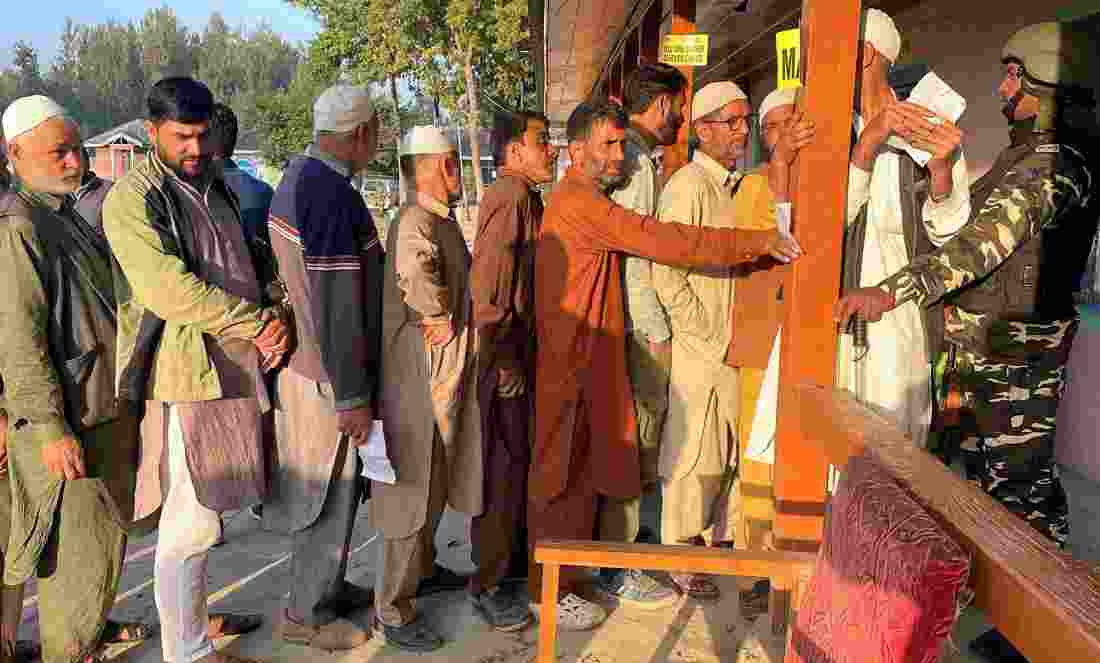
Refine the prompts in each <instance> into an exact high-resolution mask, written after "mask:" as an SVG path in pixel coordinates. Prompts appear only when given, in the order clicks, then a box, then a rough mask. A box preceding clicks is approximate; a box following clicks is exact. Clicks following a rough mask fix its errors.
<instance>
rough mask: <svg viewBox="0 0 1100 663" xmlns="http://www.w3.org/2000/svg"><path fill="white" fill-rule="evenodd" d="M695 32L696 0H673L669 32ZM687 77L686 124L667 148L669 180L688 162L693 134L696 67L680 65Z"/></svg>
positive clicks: (664, 172)
mask: <svg viewBox="0 0 1100 663" xmlns="http://www.w3.org/2000/svg"><path fill="white" fill-rule="evenodd" d="M692 32H695V0H672V26H671V27H670V30H669V34H674V35H682V34H690V33H692ZM679 69H680V71H681V72H683V74H684V76H685V77H686V78H687V92H688V93H687V98H686V100H685V101H684V124H683V125H682V126H681V127H680V134H679V136H677V137H676V144H675V145H670V146H669V147H667V148H665V153H664V161H663V164H664V165H663V166H662V172H661V177H662V178H663V179H664V180H665V181H668V178H669V177H671V176H672V174H673V173H675V172H676V171H677V170H679V169H680V166H683V165H685V164H687V162H688V139H689V137H690V136H691V119H692V118H691V99H692V96H693V95H694V92H695V72H694V67H680V68H679Z"/></svg>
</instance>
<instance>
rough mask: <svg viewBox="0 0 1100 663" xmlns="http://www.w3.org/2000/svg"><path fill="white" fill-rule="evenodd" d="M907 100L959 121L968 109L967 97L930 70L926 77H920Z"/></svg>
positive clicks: (953, 120) (941, 115)
mask: <svg viewBox="0 0 1100 663" xmlns="http://www.w3.org/2000/svg"><path fill="white" fill-rule="evenodd" d="M906 101H910V102H912V103H914V104H916V105H918V106H923V107H925V108H927V109H928V110H930V111H932V112H933V113H935V114H936V115H939V116H940V117H945V118H947V119H949V120H951V121H952V122H958V121H959V118H960V117H962V114H963V111H965V110H966V99H964V98H963V97H962V95H960V94H959V93H958V92H955V90H953V89H951V86H950V85H948V84H947V83H945V82H944V80H943V79H942V78H940V77H939V76H937V75H936V72H934V71H930V72H928V73H927V74H925V75H924V78H922V79H920V82H918V83H917V85H916V87H914V88H913V91H912V92H910V93H909V98H908V99H906Z"/></svg>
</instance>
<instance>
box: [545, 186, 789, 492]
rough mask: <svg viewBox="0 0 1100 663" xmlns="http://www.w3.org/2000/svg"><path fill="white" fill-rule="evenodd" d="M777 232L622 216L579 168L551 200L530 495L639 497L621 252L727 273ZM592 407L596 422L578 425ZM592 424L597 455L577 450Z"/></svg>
mask: <svg viewBox="0 0 1100 663" xmlns="http://www.w3.org/2000/svg"><path fill="white" fill-rule="evenodd" d="M771 236H772V235H771V233H767V232H759V231H751V230H732V229H715V228H692V227H690V226H684V225H680V224H675V223H661V222H660V221H658V220H657V219H655V218H653V217H648V216H640V215H638V214H635V213H633V212H630V211H628V210H626V209H623V208H622V207H619V206H617V205H615V204H614V203H612V202H611V200H610V199H609V198H607V196H606V195H604V194H603V192H601V191H600V190H599V189H598V188H597V187H596V185H595V183H594V182H592V181H591V180H589V179H587V178H585V177H584V176H583V175H582V174H580V173H579V172H578V171H577V169H576V168H575V167H574V168H571V169H570V171H569V173H568V174H567V175H566V176H565V178H564V179H563V180H562V181H561V182H559V183H558V185H557V187H556V188H555V189H554V192H553V194H551V196H550V201H549V204H548V206H547V210H546V214H545V216H544V221H543V227H542V233H541V235H540V238H539V245H538V252H537V254H536V258H535V268H536V274H537V275H538V276H537V280H536V281H535V317H536V327H537V329H538V348H539V350H538V357H537V370H536V381H535V393H536V397H535V401H536V424H535V447H534V453H533V459H532V464H531V475H530V494H531V499H532V501H533V502H535V503H537V504H545V503H546V502H549V501H550V500H553V499H554V498H556V497H558V496H559V495H561V494H562V492H563V491H565V490H566V487H567V485H569V484H571V482H572V481H579V482H581V483H587V484H594V485H595V489H596V491H597V492H598V493H599V494H602V495H607V496H609V497H619V498H625V497H633V496H636V495H638V494H639V493H640V491H641V480H640V476H641V475H640V470H639V466H638V449H637V446H636V444H637V443H636V441H635V436H634V426H635V423H634V411H633V403H632V401H631V392H630V384H629V380H628V378H627V372H626V356H625V348H626V344H625V341H624V326H623V293H622V282H621V279H620V277H619V275H620V274H621V265H620V261H621V260H622V253H629V254H633V255H638V256H641V257H644V258H649V259H650V260H653V261H654V262H659V263H664V264H672V265H679V266H684V267H702V268H723V267H727V266H729V265H732V264H736V263H740V262H745V261H749V260H752V259H755V258H756V257H758V256H760V255H762V254H763V253H765V251H766V246H767V242H768V240H769V238H770V237H771ZM582 402H583V403H585V405H586V406H587V411H588V412H591V413H592V415H593V416H591V417H588V418H587V422H575V419H576V417H577V412H578V406H579V405H580V404H581V403H582ZM575 423H578V424H582V425H586V427H587V429H588V431H589V436H588V437H589V439H590V440H591V442H592V444H591V445H590V446H591V448H590V449H577V448H574V444H573V433H574V430H575Z"/></svg>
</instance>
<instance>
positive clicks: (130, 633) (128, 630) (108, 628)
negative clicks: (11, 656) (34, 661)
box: [17, 619, 159, 658]
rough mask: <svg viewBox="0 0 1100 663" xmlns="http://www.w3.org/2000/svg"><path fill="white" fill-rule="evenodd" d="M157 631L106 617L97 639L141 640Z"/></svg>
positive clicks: (148, 625)
mask: <svg viewBox="0 0 1100 663" xmlns="http://www.w3.org/2000/svg"><path fill="white" fill-rule="evenodd" d="M158 631H159V629H158V628H157V627H156V626H155V625H152V624H143V623H141V622H116V621H114V620H111V619H108V620H107V623H106V624H105V625H104V626H103V635H101V636H99V641H100V642H102V643H103V644H115V643H119V642H141V641H143V640H149V639H150V638H153V637H154V636H156V634H157V632H158ZM17 654H18V652H17ZM34 658H37V657H34Z"/></svg>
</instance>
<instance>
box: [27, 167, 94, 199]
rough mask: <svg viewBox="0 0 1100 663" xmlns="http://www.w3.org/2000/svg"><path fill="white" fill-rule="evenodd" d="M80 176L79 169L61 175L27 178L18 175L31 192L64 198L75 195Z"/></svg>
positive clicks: (78, 186)
mask: <svg viewBox="0 0 1100 663" xmlns="http://www.w3.org/2000/svg"><path fill="white" fill-rule="evenodd" d="M82 174H83V172H82V170H81V169H76V170H73V171H67V172H65V173H62V174H61V175H31V176H29V177H28V176H26V175H24V174H18V175H19V178H20V179H21V180H23V183H24V184H26V185H27V188H29V189H30V190H31V191H37V192H39V193H49V194H52V195H55V196H64V195H67V194H70V193H75V192H76V190H77V189H79V188H80V181H81V176H82Z"/></svg>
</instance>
